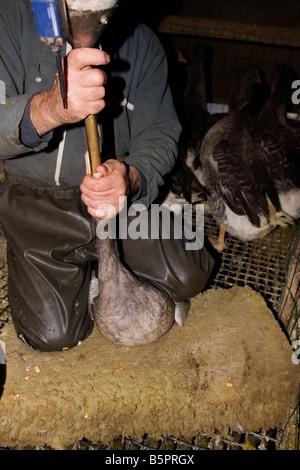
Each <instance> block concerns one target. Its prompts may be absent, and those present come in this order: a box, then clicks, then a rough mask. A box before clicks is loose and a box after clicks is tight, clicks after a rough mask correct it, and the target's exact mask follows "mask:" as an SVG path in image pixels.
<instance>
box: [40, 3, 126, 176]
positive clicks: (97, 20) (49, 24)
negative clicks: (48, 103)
mask: <svg viewBox="0 0 300 470" xmlns="http://www.w3.org/2000/svg"><path fill="white" fill-rule="evenodd" d="M31 2H32V7H33V12H34V16H35V21H36V25H37V29H38V33H39V35H40V38H41V41H42V43H43V44H47V45H49V46H50V47H51V48H52V50H53V52H54V53H55V55H56V63H57V69H58V75H59V81H60V91H61V95H62V99H63V105H64V108H67V100H66V90H65V80H64V73H63V68H62V62H61V51H62V47H63V44H64V41H66V40H67V41H68V42H69V44H71V46H72V47H73V48H79V47H95V45H96V44H97V42H98V41H99V38H100V36H101V34H102V32H103V30H104V28H105V26H106V25H107V24H108V22H109V20H110V17H111V15H112V14H113V11H114V9H115V7H116V4H117V0H31ZM85 129H86V136H87V144H88V150H89V157H90V168H91V174H92V175H93V174H94V173H95V171H96V167H97V166H98V165H100V164H101V155H100V145H99V132H98V122H97V118H96V116H95V115H89V116H87V117H86V118H85Z"/></svg>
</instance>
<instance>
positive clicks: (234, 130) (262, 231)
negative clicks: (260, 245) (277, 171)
mask: <svg viewBox="0 0 300 470" xmlns="http://www.w3.org/2000/svg"><path fill="white" fill-rule="evenodd" d="M265 100H266V91H265V87H264V86H263V85H262V84H261V83H257V82H255V83H252V97H251V99H250V101H249V102H248V103H247V104H246V105H245V106H244V107H243V108H241V109H235V110H234V111H231V112H229V114H228V115H227V116H225V117H224V118H223V119H222V120H221V121H219V122H218V123H216V124H215V125H214V126H213V127H212V128H211V129H210V130H209V131H208V133H207V134H206V136H205V138H204V140H203V143H202V146H201V154H200V158H201V163H202V169H203V178H204V183H205V186H206V188H207V189H208V191H209V192H210V196H209V198H208V202H209V206H210V209H211V211H212V214H213V216H214V218H215V219H216V221H217V223H218V224H219V225H220V226H221V232H222V238H220V239H219V240H218V243H217V244H214V246H215V247H216V249H218V250H222V249H224V247H225V245H224V225H226V230H227V231H228V232H229V233H231V234H232V235H234V236H236V237H237V238H240V239H242V240H252V239H256V238H258V237H261V236H265V235H266V234H267V233H268V232H269V231H270V230H271V229H272V228H275V226H276V224H277V223H278V217H279V213H280V210H281V209H280V203H279V198H278V194H277V190H276V186H275V184H274V179H273V175H272V171H271V170H270V167H269V163H268V160H267V158H266V154H265V152H264V150H263V148H262V147H261V145H260V143H259V142H256V141H255V140H254V139H253V131H254V127H255V123H256V118H257V116H258V114H259V112H260V110H261V108H262V106H263V104H264V103H265ZM211 241H212V240H211Z"/></svg>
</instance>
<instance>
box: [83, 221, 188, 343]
mask: <svg viewBox="0 0 300 470" xmlns="http://www.w3.org/2000/svg"><path fill="white" fill-rule="evenodd" d="M98 223H103V222H102V221H100V222H98ZM97 252H98V259H99V262H98V278H95V279H94V281H93V282H94V284H96V290H97V291H98V294H97V295H96V297H95V293H94V294H93V295H91V297H94V298H93V300H92V305H91V311H92V316H93V317H94V321H95V323H96V325H97V327H98V328H99V330H100V331H101V333H102V335H103V336H104V337H105V338H106V339H107V340H109V341H111V342H113V343H115V344H119V345H126V346H138V345H142V344H148V343H151V342H153V341H155V340H156V339H158V338H160V337H161V336H163V335H164V334H166V333H167V332H168V331H169V330H170V328H171V327H172V325H173V323H174V321H176V322H177V323H178V324H180V325H181V324H182V323H183V322H184V321H185V319H186V316H187V313H188V309H189V302H188V301H182V302H174V301H173V300H172V299H171V298H170V297H169V295H167V294H166V293H165V292H162V291H161V290H159V289H157V288H156V287H154V286H152V285H151V284H150V283H149V282H147V281H145V280H143V279H140V278H138V277H137V276H135V275H134V274H132V273H131V272H130V271H129V270H128V269H127V268H126V267H125V266H124V265H123V264H122V262H121V260H120V256H119V252H118V246H117V243H116V240H114V239H113V238H112V237H107V238H105V239H102V238H98V239H97Z"/></svg>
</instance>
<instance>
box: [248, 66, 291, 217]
mask: <svg viewBox="0 0 300 470" xmlns="http://www.w3.org/2000/svg"><path fill="white" fill-rule="evenodd" d="M292 81H293V70H292V68H291V67H290V66H289V65H286V64H280V65H278V66H277V67H276V68H275V70H274V76H273V80H272V83H271V96H270V98H269V99H268V101H267V102H266V104H265V105H264V107H263V109H262V110H261V112H260V114H259V116H258V119H257V123H256V126H255V131H254V138H255V140H256V141H257V142H258V143H260V144H261V146H262V147H263V149H264V151H265V153H266V156H267V160H268V164H269V166H270V168H271V171H272V173H273V177H274V180H275V185H276V188H277V190H278V194H279V198H280V201H281V206H282V209H283V210H284V211H285V212H286V213H287V214H289V215H290V216H292V217H293V218H296V219H297V218H298V217H299V216H300V189H299V187H300V175H299V161H300V129H297V127H292V126H291V125H289V124H288V121H287V118H286V110H287V101H288V99H289V98H290V92H291V83H292Z"/></svg>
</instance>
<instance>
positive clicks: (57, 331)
mask: <svg viewBox="0 0 300 470" xmlns="http://www.w3.org/2000/svg"><path fill="white" fill-rule="evenodd" d="M14 326H15V330H16V334H17V336H18V338H19V339H20V340H21V341H22V342H23V343H25V344H26V345H27V346H29V347H31V348H33V349H36V350H39V351H42V352H53V351H64V350H66V349H70V348H73V347H74V346H77V344H78V343H79V341H82V340H84V339H85V338H86V337H87V336H88V335H89V334H90V333H91V331H92V328H93V323H92V320H91V319H90V317H89V316H88V315H87V316H86V317H85V319H84V321H83V322H82V323H81V324H80V325H77V328H72V327H71V326H69V328H68V327H66V328H55V327H53V325H51V324H48V325H45V327H44V328H41V327H38V328H30V326H29V325H26V326H25V327H23V326H21V325H20V324H19V322H18V321H14Z"/></svg>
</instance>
